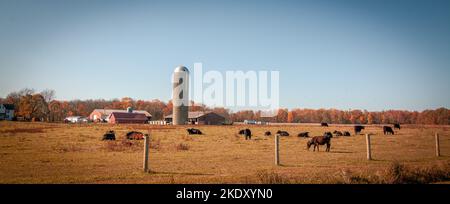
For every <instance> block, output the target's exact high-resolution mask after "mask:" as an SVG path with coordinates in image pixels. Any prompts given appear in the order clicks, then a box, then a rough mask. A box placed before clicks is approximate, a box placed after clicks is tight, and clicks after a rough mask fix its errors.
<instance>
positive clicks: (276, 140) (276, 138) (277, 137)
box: [275, 134, 280, 166]
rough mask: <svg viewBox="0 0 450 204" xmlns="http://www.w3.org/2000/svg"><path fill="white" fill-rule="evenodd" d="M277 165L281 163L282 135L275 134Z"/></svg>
mask: <svg viewBox="0 0 450 204" xmlns="http://www.w3.org/2000/svg"><path fill="white" fill-rule="evenodd" d="M275 165H277V166H279V165H280V135H279V134H276V135H275Z"/></svg>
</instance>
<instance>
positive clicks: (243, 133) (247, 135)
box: [239, 128, 252, 140]
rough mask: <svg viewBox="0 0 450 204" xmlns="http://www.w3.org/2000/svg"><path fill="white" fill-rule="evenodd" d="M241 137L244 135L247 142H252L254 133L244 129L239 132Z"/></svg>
mask: <svg viewBox="0 0 450 204" xmlns="http://www.w3.org/2000/svg"><path fill="white" fill-rule="evenodd" d="M239 134H240V135H244V136H245V140H251V139H252V131H250V129H248V128H247V129H244V130H240V131H239Z"/></svg>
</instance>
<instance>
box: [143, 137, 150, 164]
mask: <svg viewBox="0 0 450 204" xmlns="http://www.w3.org/2000/svg"><path fill="white" fill-rule="evenodd" d="M149 151H150V136H149V135H145V136H144V172H148V170H149V169H148V155H149Z"/></svg>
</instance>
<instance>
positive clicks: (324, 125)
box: [320, 123, 328, 127]
mask: <svg viewBox="0 0 450 204" xmlns="http://www.w3.org/2000/svg"><path fill="white" fill-rule="evenodd" d="M320 126H322V127H328V123H320Z"/></svg>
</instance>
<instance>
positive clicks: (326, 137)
mask: <svg viewBox="0 0 450 204" xmlns="http://www.w3.org/2000/svg"><path fill="white" fill-rule="evenodd" d="M321 126H322V127H329V126H328V124H327V123H321ZM393 126H394V127H393V128H392V127H390V126H383V134H384V135H394V129H398V130H400V124H398V123H396V124H393ZM353 129H354V132H355V135H360V134H361V132H362V131H363V130H364V126H362V125H355V126H354V127H353ZM186 130H187V132H188V134H189V135H202V134H203V133H202V131H200V130H199V129H195V128H188V129H186ZM238 134H239V135H244V136H245V140H251V139H252V131H251V130H250V129H249V128H246V129H242V130H239V132H238ZM271 135H272V132H270V131H266V132H264V136H271ZM276 135H278V136H289V135H290V134H289V132H287V131H285V130H278V131H277V132H276ZM144 136H147V134H143V133H141V132H136V131H131V132H128V133H127V134H126V135H125V138H126V139H128V140H141V139H144ZM342 136H347V137H348V136H351V134H350V132H348V131H343V132H341V131H338V130H335V131H333V132H324V134H323V135H322V136H314V137H312V138H311V139H310V140H308V142H307V143H306V147H307V149H308V150H309V149H310V147H311V146H314V149H313V151H315V150H316V148H317V151H319V146H320V145H325V146H326V150H325V151H327V152H329V151H330V147H331V138H333V137H342ZM297 137H301V138H309V137H310V135H309V132H300V133H298V134H297ZM115 139H116V136H115V132H114V131H113V130H109V131H107V132H106V133H105V134H104V135H103V138H102V140H115Z"/></svg>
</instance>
